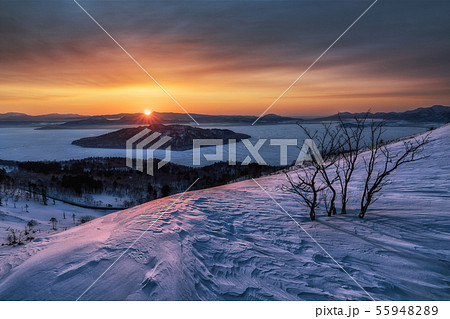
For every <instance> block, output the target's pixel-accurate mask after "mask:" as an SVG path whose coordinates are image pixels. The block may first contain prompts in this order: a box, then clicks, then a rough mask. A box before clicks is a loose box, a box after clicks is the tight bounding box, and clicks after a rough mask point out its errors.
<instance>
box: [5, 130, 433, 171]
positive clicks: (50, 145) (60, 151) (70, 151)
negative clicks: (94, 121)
mask: <svg viewBox="0 0 450 319" xmlns="http://www.w3.org/2000/svg"><path fill="white" fill-rule="evenodd" d="M305 126H306V127H309V128H311V129H320V127H321V126H320V124H305ZM202 128H222V129H230V130H232V131H235V132H238V133H245V134H248V135H250V136H251V138H250V141H251V142H252V144H255V143H256V141H257V140H258V139H267V141H266V142H265V143H264V144H263V146H262V147H261V149H260V150H259V153H260V154H261V156H262V157H263V158H264V160H265V161H266V162H267V163H268V164H271V165H279V164H280V147H279V146H271V145H270V143H269V142H270V141H269V140H270V139H279V138H290V139H297V140H298V146H299V147H301V146H302V144H303V140H304V139H305V134H304V133H303V132H302V130H301V129H300V128H299V127H298V126H297V125H295V124H281V125H255V126H251V125H248V126H242V125H241V126H207V127H205V126H202ZM115 130H117V129H67V130H35V129H34V128H30V127H27V128H23V127H21V128H0V159H3V160H17V161H41V160H49V161H53V160H56V161H61V160H69V159H82V158H87V157H125V156H126V155H125V150H120V149H98V148H83V147H79V146H75V145H72V144H71V143H72V141H74V140H76V139H79V138H82V137H90V136H97V135H101V134H105V133H108V132H112V131H115ZM425 130H426V127H425V126H423V127H419V126H417V127H412V126H390V127H386V134H385V138H386V139H394V138H399V137H404V136H409V135H412V134H416V133H420V132H423V131H425ZM192 153H193V152H192V150H186V151H172V162H173V163H177V164H183V165H192V156H193V154H192ZM201 153H202V154H213V153H215V149H214V147H205V148H202V150H201ZM236 153H237V156H236V158H237V161H243V160H244V159H245V157H246V156H247V155H250V153H249V152H248V150H247V149H246V147H245V146H244V145H243V144H242V143H238V144H237V147H236ZM298 154H299V148H296V147H294V146H290V147H288V162H289V163H290V162H292V161H295V160H296V158H297V156H298ZM164 155H165V152H164V151H163V150H157V151H156V152H155V157H158V158H162V157H164ZM223 158H224V161H227V160H228V146H227V145H224V146H223ZM212 163H213V162H211V161H206V160H204V157H203V155H202V165H209V164H212Z"/></svg>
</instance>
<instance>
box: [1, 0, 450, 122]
mask: <svg viewBox="0 0 450 319" xmlns="http://www.w3.org/2000/svg"><path fill="white" fill-rule="evenodd" d="M372 2H373V1H365V0H352V1H350V0H346V1H320V0H319V1H301V0H300V1H279V0H277V1H237V0H236V1H231V0H228V1H225V0H221V1H216V0H210V1H106V0H103V1H90V0H89V1H88V0H79V3H80V4H81V5H82V6H83V7H84V8H85V9H86V10H87V11H88V12H89V13H90V14H91V15H92V16H93V17H94V18H95V19H97V21H98V22H99V23H100V24H101V25H102V26H103V28H104V29H105V30H107V31H108V32H109V33H110V34H111V35H112V36H113V37H114V38H115V39H116V40H117V42H118V43H120V44H121V45H122V47H123V48H125V49H126V50H127V51H128V52H129V53H130V54H131V55H132V56H133V57H134V58H135V59H136V61H138V62H139V63H140V64H141V65H142V67H143V68H144V69H145V70H147V72H148V73H149V74H150V75H151V76H153V77H154V78H155V79H156V80H157V81H158V82H159V83H160V84H161V85H162V86H163V87H164V89H166V90H167V92H169V93H170V94H171V95H172V96H173V97H174V98H175V99H176V100H177V101H178V102H179V103H180V104H181V105H182V106H183V107H184V108H185V109H186V110H187V111H189V112H190V113H203V114H242V115H257V116H258V115H260V114H261V113H262V112H263V111H264V110H265V109H266V108H267V107H268V106H269V105H270V104H272V102H274V101H275V99H276V98H277V97H278V96H279V95H280V94H281V93H282V92H283V91H284V90H285V89H286V88H288V87H289V85H291V83H292V82H293V81H294V80H295V79H296V78H297V77H298V76H299V75H300V74H302V73H303V72H304V71H305V70H306V69H307V68H308V66H309V65H310V64H311V63H312V62H313V61H314V60H315V59H316V58H317V57H319V56H320V54H321V53H322V52H323V51H324V50H325V49H326V48H327V47H328V46H329V45H330V44H331V43H333V41H335V40H336V39H337V38H338V37H339V36H340V35H341V33H342V32H344V30H345V29H346V28H347V27H348V26H349V25H350V24H351V23H352V22H353V21H354V20H355V19H356V18H357V17H358V16H359V15H360V14H361V13H362V12H363V11H364V10H365V9H366V8H367V7H368V6H369V5H370V4H371V3H372ZM448 12H450V2H449V1H437V0H431V1H430V0H423V1H414V0H408V1H406V0H391V1H389V0H379V1H378V2H377V3H376V4H375V5H374V6H373V7H372V8H371V9H370V10H369V11H368V12H367V13H366V14H365V15H364V16H363V17H362V18H361V19H360V20H359V21H358V22H357V23H356V24H355V25H354V26H353V27H352V28H351V29H350V30H349V31H348V32H347V33H346V34H345V35H344V36H343V37H342V38H341V39H340V40H339V41H338V42H337V43H336V44H335V45H334V46H333V47H332V48H331V49H330V50H329V51H328V52H327V53H326V54H325V55H324V56H323V57H322V58H321V59H320V60H319V61H318V62H317V63H316V64H315V65H314V66H313V67H312V68H311V69H310V70H309V71H308V72H307V73H306V74H305V75H304V76H303V77H302V78H301V79H300V80H299V81H298V83H296V84H295V85H294V86H293V87H292V88H291V89H290V90H289V91H288V92H287V93H286V94H285V95H284V96H283V97H282V98H281V99H280V100H278V101H277V103H276V104H275V105H274V106H273V107H272V108H271V109H270V111H269V112H268V113H276V114H281V115H326V114H332V113H336V112H341V111H342V112H343V111H351V112H356V111H366V110H368V109H371V110H372V111H402V110H406V109H412V108H415V107H419V106H431V105H434V104H443V105H450V89H449V84H450V62H449V56H450V41H449V40H450V39H449V38H450V19H448ZM146 109H150V110H153V111H158V112H182V110H181V109H180V107H179V106H178V105H177V104H176V103H175V102H174V101H172V100H171V99H170V98H169V97H168V96H167V95H166V94H165V93H164V91H163V90H162V89H161V88H160V87H158V86H157V85H156V84H155V82H154V81H153V80H152V79H151V78H150V77H149V76H148V75H146V74H145V73H144V72H143V71H142V70H141V69H140V68H139V67H138V66H137V65H136V64H135V63H134V62H133V61H132V60H131V59H130V58H129V57H128V56H127V55H126V54H125V53H124V52H123V51H122V50H121V49H120V48H119V46H118V45H117V44H116V43H114V41H112V40H111V39H110V38H109V37H108V36H107V35H106V34H105V33H104V32H103V31H102V30H101V29H100V28H99V27H98V26H97V25H96V24H95V23H94V22H93V21H92V20H91V19H90V18H89V17H88V16H87V15H86V13H84V12H83V11H82V10H81V9H80V7H78V6H77V5H76V3H75V2H74V1H72V0H54V1H45V0H44V1H15V0H14V1H12V0H11V1H10V0H1V1H0V113H5V112H24V113H28V114H45V113H54V112H56V113H78V114H92V115H94V114H114V113H124V112H125V113H135V112H143V111H144V110H146Z"/></svg>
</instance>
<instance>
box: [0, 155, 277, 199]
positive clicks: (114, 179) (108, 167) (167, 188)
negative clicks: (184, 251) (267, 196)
mask: <svg viewBox="0 0 450 319" xmlns="http://www.w3.org/2000/svg"><path fill="white" fill-rule="evenodd" d="M0 165H4V166H9V167H10V168H11V170H9V172H6V171H5V170H4V169H1V170H0V184H2V185H3V186H4V187H6V188H10V189H14V188H17V189H22V190H26V191H27V192H28V196H30V197H33V198H36V197H37V196H39V197H40V198H41V200H42V201H43V202H44V204H47V201H48V199H47V198H55V197H56V198H61V197H67V196H71V197H72V198H75V199H76V198H80V201H81V199H82V197H85V196H86V195H93V194H108V195H112V196H115V197H117V198H125V197H126V198H128V199H127V200H125V201H124V202H123V207H131V206H133V205H137V204H141V203H144V202H147V201H149V200H153V199H157V198H160V197H164V196H168V195H171V194H175V193H179V192H182V191H184V190H185V189H187V188H188V187H189V185H191V184H192V183H193V182H194V181H195V180H196V179H197V178H199V180H198V181H197V183H195V185H194V186H193V188H192V189H203V188H209V187H214V186H219V185H224V184H227V183H229V182H231V181H234V180H237V179H242V178H251V177H259V176H261V175H264V174H269V173H272V172H275V171H278V170H280V169H281V167H275V166H261V165H258V164H255V163H252V164H249V165H241V164H239V163H238V164H237V165H234V166H230V165H229V164H228V163H225V162H221V163H215V164H212V165H209V166H205V167H195V168H194V167H188V166H182V165H177V164H173V163H168V164H167V165H165V166H163V167H162V168H161V169H159V170H155V173H154V176H150V175H147V174H145V173H142V172H140V171H137V170H135V169H131V168H128V167H126V165H125V159H124V158H87V159H82V160H69V161H62V162H45V161H33V162H14V161H1V160H0ZM109 206H111V205H109Z"/></svg>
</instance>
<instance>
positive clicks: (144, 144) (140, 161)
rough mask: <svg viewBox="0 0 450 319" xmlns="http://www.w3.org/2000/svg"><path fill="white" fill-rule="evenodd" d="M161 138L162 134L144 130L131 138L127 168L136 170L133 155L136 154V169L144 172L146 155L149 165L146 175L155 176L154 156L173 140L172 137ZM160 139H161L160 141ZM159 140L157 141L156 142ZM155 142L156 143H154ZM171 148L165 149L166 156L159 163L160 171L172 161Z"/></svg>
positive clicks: (128, 146)
mask: <svg viewBox="0 0 450 319" xmlns="http://www.w3.org/2000/svg"><path fill="white" fill-rule="evenodd" d="M160 136H161V133H159V132H154V133H152V131H151V130H150V129H147V128H146V129H143V130H142V131H140V132H139V133H137V134H136V135H134V136H133V137H131V138H129V139H128V140H127V142H126V149H127V151H126V152H127V154H126V157H127V160H126V161H127V163H126V164H127V166H128V167H130V168H134V166H133V153H136V169H137V170H138V171H141V172H144V153H145V155H146V156H145V159H146V163H147V169H146V173H147V174H148V175H153V174H154V168H153V155H154V152H155V150H157V149H159V148H160V147H161V146H163V145H164V144H166V143H167V142H168V141H170V140H171V139H172V137H170V136H167V135H166V136H163V137H161V138H159V137H160ZM158 138H159V139H158ZM156 139H158V140H157V141H155V140H156ZM153 141H155V142H154V143H153ZM170 150H171V148H170V145H169V146H167V147H166V148H165V156H164V158H163V159H162V160H160V161H159V162H158V169H160V168H161V167H163V166H164V165H166V164H167V163H169V162H170V159H171V152H170Z"/></svg>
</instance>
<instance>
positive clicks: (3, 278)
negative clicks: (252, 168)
mask: <svg viewBox="0 0 450 319" xmlns="http://www.w3.org/2000/svg"><path fill="white" fill-rule="evenodd" d="M432 139H433V140H432V142H431V144H430V145H428V147H427V150H426V152H427V153H428V154H429V155H431V157H429V158H427V159H425V160H423V161H420V162H415V163H411V164H409V165H405V166H403V167H401V168H400V169H399V170H398V171H397V172H395V173H394V175H393V177H392V183H391V184H390V185H388V186H387V187H386V190H385V191H384V196H383V197H382V198H381V199H380V200H379V201H377V202H376V203H375V204H374V206H373V207H372V209H371V210H369V212H368V213H367V215H366V218H365V219H363V220H360V219H359V218H358V217H357V210H356V208H357V207H358V197H359V196H358V191H357V189H359V186H360V183H361V178H362V171H363V168H362V166H361V165H359V167H358V169H357V172H356V177H355V180H354V182H353V184H352V185H351V186H352V189H351V190H352V192H351V194H352V201H351V202H350V204H349V206H350V211H349V214H348V215H336V216H333V217H327V216H326V215H325V213H323V212H321V213H319V214H318V216H317V220H316V221H314V222H312V221H309V220H308V217H307V211H306V209H305V208H304V207H303V206H300V205H299V204H298V202H297V201H296V200H295V198H294V197H293V196H294V195H292V194H289V193H284V192H282V191H281V189H280V186H281V185H282V184H286V180H285V176H284V175H282V174H279V175H273V176H268V177H264V178H260V179H258V183H260V184H261V185H262V186H263V187H264V188H266V189H267V191H268V192H270V193H271V194H272V196H273V197H274V198H275V199H276V200H277V201H278V202H279V203H280V204H281V205H282V206H283V207H284V208H285V209H286V210H287V211H288V212H289V213H290V214H292V215H293V217H294V218H295V219H296V220H297V221H298V222H299V223H300V224H301V225H302V227H303V228H304V229H305V230H306V231H308V232H309V233H310V234H311V236H312V237H314V238H315V239H316V240H317V241H318V242H319V243H320V244H321V245H322V246H323V247H324V248H325V249H326V250H327V251H328V252H329V254H330V255H331V256H333V258H335V259H336V261H337V262H339V264H341V265H342V266H343V267H344V269H345V270H346V271H347V272H348V273H349V274H350V275H351V276H352V277H353V278H354V279H355V280H356V281H357V282H358V283H359V284H360V285H361V286H362V287H364V289H365V290H366V291H367V292H369V293H370V294H371V295H372V296H373V297H374V299H376V300H417V299H420V300H422V299H425V300H442V299H444V300H445V299H447V300H448V299H449V298H450V287H449V278H450V277H449V275H450V261H449V259H450V258H449V257H450V251H449V250H450V245H449V243H450V241H449V240H450V234H449V230H450V218H449V217H450V216H449V208H450V161H449V160H448V158H449V156H450V126H446V127H443V128H440V129H437V130H435V131H434V132H433V134H432ZM399 146H401V144H400V143H397V144H393V145H392V148H396V147H399ZM177 197H178V195H173V196H170V197H166V198H163V199H159V200H155V201H152V202H149V203H146V204H143V205H140V206H137V207H134V208H131V209H127V210H123V211H120V212H116V213H112V214H109V215H107V216H104V217H101V218H98V219H96V220H93V221H91V222H88V223H86V224H83V225H81V226H77V227H74V228H71V229H69V230H67V231H64V232H61V233H58V234H55V235H49V236H47V237H42V238H39V239H38V240H35V241H34V242H32V243H29V244H27V245H24V246H18V247H14V248H11V247H1V248H0V256H1V260H0V299H1V300H75V299H77V298H78V297H79V296H80V295H81V294H82V293H83V292H84V291H85V290H86V288H88V286H89V285H91V284H92V283H93V282H94V280H96V279H97V278H98V276H100V275H101V274H102V272H104V271H105V270H106V269H107V268H108V267H109V266H110V265H111V264H112V263H113V262H114V261H115V260H116V259H117V258H118V257H119V256H120V254H121V253H123V252H124V250H125V249H126V248H128V247H129V246H130V245H131V244H132V242H133V241H134V240H135V239H136V238H138V237H139V236H140V235H141V234H142V232H144V231H145V230H146V229H147V227H148V226H149V225H150V224H151V223H153V222H154V221H155V220H156V219H157V218H158V217H159V216H160V214H161V213H162V212H163V211H164V210H166V209H167V207H168V206H169V205H170V204H171V203H173V202H174V201H175V200H176V199H177ZM199 299H200V300H368V299H369V297H368V296H367V295H366V293H365V292H364V291H363V290H362V289H361V288H359V287H358V286H357V285H356V284H355V282H353V281H352V280H351V279H350V278H349V276H348V275H347V274H345V273H344V272H343V271H342V270H341V269H340V268H339V267H338V266H337V265H336V264H335V263H334V262H333V260H331V259H330V258H329V257H328V256H327V255H326V254H325V253H324V252H323V251H322V250H321V249H320V248H319V247H318V246H317V245H316V244H315V243H314V242H313V241H312V240H311V239H310V238H309V237H308V236H307V235H306V234H305V233H304V232H303V231H302V230H301V229H300V228H299V227H298V226H297V225H296V224H295V223H294V222H293V221H292V220H291V219H290V218H289V217H288V216H287V215H286V214H285V213H284V212H283V211H282V210H280V208H279V207H277V205H276V204H275V203H274V202H273V201H272V200H271V199H270V198H269V197H268V196H267V194H265V193H264V192H263V191H262V190H261V189H260V188H259V186H258V185H256V183H255V182H254V181H252V180H248V181H243V182H239V183H235V184H230V185H226V186H220V187H215V188H211V189H207V190H200V191H193V192H188V193H186V194H185V195H184V196H183V197H182V198H181V199H180V200H179V201H178V202H176V203H175V204H174V205H173V206H172V207H171V208H170V209H169V210H168V211H167V213H166V214H165V215H163V216H162V217H161V218H160V219H159V220H158V221H157V222H156V223H155V225H154V226H153V227H152V228H151V229H150V230H149V231H148V232H146V233H145V234H144V235H143V236H142V238H141V239H140V240H139V241H138V242H137V243H136V244H135V245H134V246H133V247H132V248H131V249H130V250H129V251H128V252H127V253H126V254H125V255H124V256H123V257H122V258H121V259H119V260H118V261H117V263H115V264H114V265H113V266H112V267H111V268H110V270H109V271H108V272H106V274H105V275H104V276H103V277H101V278H100V279H99V280H98V282H96V283H95V285H93V286H92V288H91V289H90V290H89V291H87V293H86V294H85V295H83V297H82V298H81V300H199Z"/></svg>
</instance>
